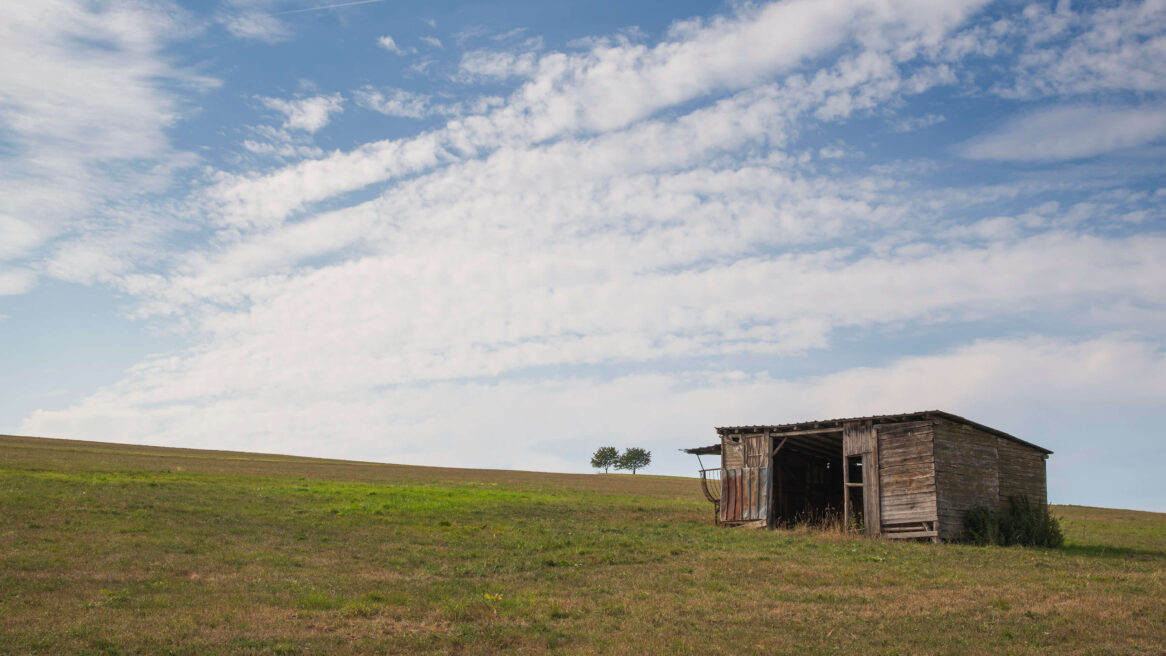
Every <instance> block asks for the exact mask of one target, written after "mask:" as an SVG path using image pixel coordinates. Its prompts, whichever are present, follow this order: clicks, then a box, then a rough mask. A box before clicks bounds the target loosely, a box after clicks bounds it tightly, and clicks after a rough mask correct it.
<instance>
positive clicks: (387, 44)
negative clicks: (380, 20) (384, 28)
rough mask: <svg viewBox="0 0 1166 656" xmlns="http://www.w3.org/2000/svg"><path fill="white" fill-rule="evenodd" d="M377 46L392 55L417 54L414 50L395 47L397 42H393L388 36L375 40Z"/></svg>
mask: <svg viewBox="0 0 1166 656" xmlns="http://www.w3.org/2000/svg"><path fill="white" fill-rule="evenodd" d="M377 44H379V45H380V47H382V48H384V49H385V50H388V51H389V52H391V53H393V54H394V55H412V54H415V53H416V52H417V49H416V48H402V47H401V46H399V45H397V42H396V41H395V40H393V37H391V36H389V35H388V34H386V35H384V36H382V37H381V38H379V39H377Z"/></svg>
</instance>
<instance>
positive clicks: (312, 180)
mask: <svg viewBox="0 0 1166 656" xmlns="http://www.w3.org/2000/svg"><path fill="white" fill-rule="evenodd" d="M978 4H979V3H976V2H969V3H962V4H961V3H944V4H943V5H942V6H935V5H933V4H930V3H922V4H920V5H915V4H911V3H907V4H904V5H902V6H896V7H894V8H891V7H888V6H886V5H884V4H882V3H849V2H847V3H840V4H839V6H834V5H832V4H829V3H815V2H786V3H777V4H773V5H768V6H766V7H763V8H757V9H753V8H748V9H744V10H742V12H743V13H741V14H740V15H737V16H734V17H732V18H730V19H718V20H715V21H710V22H708V23H707V24H706V23H697V24H691V25H688V26H685V27H684V28H683V29H678V30H675V31H674V38H675V40H673V41H667V42H664V43H661V44H658V45H657V46H655V47H652V48H648V47H646V46H642V45H638V44H631V43H627V44H623V45H619V46H614V47H607V46H602V47H600V46H597V47H596V48H595V49H593V50H591V51H589V52H586V53H582V54H578V55H566V54H563V53H550V54H547V55H544V56H542V57H540V58H539V59H538V60H537V62H538V63H537V71H536V72H535V73H533V74H532V75H533V77H532V79H531V80H530V81H528V82H527V83H525V84H524V85H523V86H522V87H521V88H519V89H518V90H517V91H515V92H514V93H513V94H512V96H511V98H510V100H509V101H508V102H507V103H506V104H505V105H503V106H502V107H499V108H498V109H496V110H494V111H493V112H492V113H491V114H490V115H489V116H486V117H475V119H474V120H465V121H454V122H451V123H450V124H449V125H448V126H447V127H446V128H445V129H443V130H440V131H437V132H433V133H428V134H423V135H420V136H418V137H416V138H414V139H411V140H408V141H382V142H375V143H370V144H366V145H365V146H363V147H361V148H360V149H358V150H356V151H353V152H349V153H337V154H335V155H333V156H330V157H329V158H328V159H327V160H324V161H316V162H311V163H307V164H303V165H299V166H297V167H295V168H294V169H292V168H289V169H284V170H280V171H277V172H274V173H272V174H270V175H267V176H264V177H260V178H251V177H247V178H243V179H231V178H227V179H224V180H223V181H222V182H221V183H220V184H219V185H218V186H217V187H216V188H215V189H213V190H211V195H212V197H213V198H214V199H215V201H217V202H218V203H221V211H222V212H223V214H224V220H225V221H226V222H227V223H232V224H258V225H266V224H270V223H273V222H279V221H281V220H283V218H284V217H286V215H287V214H289V213H291V212H293V211H295V210H297V209H300V208H301V207H303V206H304V205H306V204H308V203H311V202H315V201H319V200H323V199H325V198H327V197H330V196H332V195H335V194H339V193H344V192H347V191H351V190H354V189H359V188H361V187H364V186H367V185H368V184H372V183H374V182H380V181H384V180H388V179H391V178H393V177H396V176H400V175H403V174H409V173H415V172H417V171H418V170H424V169H426V168H429V167H432V166H434V165H436V164H438V163H439V162H442V161H448V160H449V156H450V155H451V154H452V153H456V152H459V151H460V152H467V151H469V152H476V151H478V150H479V149H492V148H496V147H498V146H500V145H502V144H507V143H516V142H534V143H537V142H542V141H547V140H552V139H555V138H561V137H563V136H565V135H572V134H580V133H582V134H589V133H596V132H604V131H610V130H617V129H621V128H624V127H626V126H628V125H629V124H632V123H634V122H636V121H639V120H642V119H645V118H647V117H649V116H650V115H651V114H653V113H655V112H657V111H659V110H660V109H662V108H664V107H668V106H671V105H675V104H678V103H682V102H685V101H688V100H691V99H693V98H696V97H700V96H702V95H705V94H710V93H714V92H724V91H728V90H733V89H740V88H742V87H748V86H750V85H755V84H757V83H760V82H762V81H763V80H765V79H766V78H767V77H770V76H774V75H776V74H778V73H781V72H788V71H790V70H791V69H795V68H796V67H798V66H800V65H802V64H804V63H805V62H807V61H808V60H810V59H812V58H814V57H817V56H820V55H822V54H824V53H826V52H828V51H829V50H831V49H832V48H835V47H837V46H838V45H839V44H840V43H842V42H843V41H844V40H846V39H848V38H857V39H859V40H860V42H862V43H864V44H869V45H871V47H878V48H884V49H893V50H895V51H901V50H903V49H908V50H909V49H911V48H912V47H914V48H916V49H919V48H924V47H925V46H935V45H936V44H939V43H941V42H942V37H943V35H944V34H945V33H946V32H947V31H948V30H949V29H951V28H953V27H955V26H957V25H958V24H959V23H960V21H962V20H963V18H964V17H965V16H966V15H967V14H968V13H970V12H971V11H972V9H974V8H975V7H976V6H977V5H978ZM921 74H922V77H921V78H919V79H917V80H916V79H910V78H909V79H907V80H904V79H901V78H900V76H899V75H898V73H897V72H896V71H895V69H894V63H893V62H892V61H891V60H890V59H889V57H888V55H886V54H885V53H883V54H880V53H879V52H875V51H871V52H869V53H864V54H860V55H858V56H855V57H851V58H846V59H843V60H842V61H841V62H840V63H839V64H838V65H837V66H836V67H835V68H834V69H832V70H830V71H823V72H821V73H819V74H818V75H816V76H815V78H814V79H812V80H810V81H809V82H808V83H807V82H805V81H803V80H801V79H800V78H794V79H791V80H790V81H789V84H790V87H791V89H793V88H796V89H797V90H798V91H804V92H805V93H806V94H807V95H811V96H823V97H824V104H823V106H822V107H821V108H820V109H819V110H818V111H819V114H820V117H821V118H823V119H827V120H829V119H837V118H841V117H845V116H847V115H849V114H850V113H851V112H854V111H857V110H860V109H864V108H869V107H872V106H873V105H874V104H876V103H877V102H880V101H884V100H886V99H887V98H889V97H891V96H893V95H895V94H897V93H901V92H904V91H906V92H917V91H918V90H922V89H924V88H927V87H928V86H929V85H931V84H936V83H939V82H940V81H942V80H943V79H945V75H944V74H942V73H941V72H935V71H932V72H930V73H927V72H925V71H921ZM402 152H408V153H409V154H410V156H409V157H408V158H402V157H401V156H400V154H401V153H402ZM291 181H294V184H291V185H289V184H288V183H289V182H291Z"/></svg>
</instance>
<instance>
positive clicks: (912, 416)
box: [702, 410, 1052, 454]
mask: <svg viewBox="0 0 1166 656" xmlns="http://www.w3.org/2000/svg"><path fill="white" fill-rule="evenodd" d="M931 417H943V418H945V419H949V420H951V421H955V422H958V423H961V424H964V425H967V426H971V427H972V428H977V429H979V430H982V431H984V432H987V433H991V434H993V435H998V436H1000V437H1003V438H1006V439H1009V440H1012V441H1013V442H1016V443H1018V444H1023V445H1024V446H1027V447H1030V448H1033V449H1036V450H1037V451H1040V452H1041V453H1045V454H1050V453H1052V451H1050V450H1048V449H1046V448H1044V447H1043V446H1037V445H1036V444H1033V443H1032V442H1026V441H1024V440H1022V439H1020V438H1019V437H1016V436H1015V435H1009V434H1008V433H1005V432H1004V431H1002V430H998V429H995V428H992V427H991V426H985V425H984V424H980V423H977V422H974V421H972V420H970V419H965V418H963V417H960V416H959V415H953V414H951V413H950V412H944V411H943V410H924V411H921V412H908V413H904V414H898V415H871V416H869V417H845V418H841V419H823V420H820V421H801V422H797V423H793V424H773V425H769V426H725V427H718V428H717V429H716V430H717V433H718V434H720V435H724V434H726V433H730V434H731V433H764V432H770V433H776V434H780V433H782V432H787V431H803V430H818V429H821V430H823V431H826V430H833V429H838V428H841V427H842V424H843V423H845V422H848V421H872V422H874V423H876V424H886V423H892V422H900V421H911V420H916V421H922V420H924V419H929V418H931ZM702 448H706V447H702Z"/></svg>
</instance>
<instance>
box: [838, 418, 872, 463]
mask: <svg viewBox="0 0 1166 656" xmlns="http://www.w3.org/2000/svg"><path fill="white" fill-rule="evenodd" d="M873 450H874V429H873V428H872V427H871V422H870V421H869V420H868V421H848V422H846V423H844V424H842V452H843V454H844V455H848V456H857V455H861V454H863V453H870V452H871V451H873Z"/></svg>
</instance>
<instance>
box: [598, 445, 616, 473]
mask: <svg viewBox="0 0 1166 656" xmlns="http://www.w3.org/2000/svg"><path fill="white" fill-rule="evenodd" d="M619 457H620V456H619V451H618V450H616V448H615V447H614V446H601V447H599V448H598V449H596V450H595V455H593V456H591V466H592V467H594V468H596V469H602V470H603V473H604V474H606V473H607V470H608V469H609V468H610V467H611V466H612V465H615V464H617V463H618V462H619Z"/></svg>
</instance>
